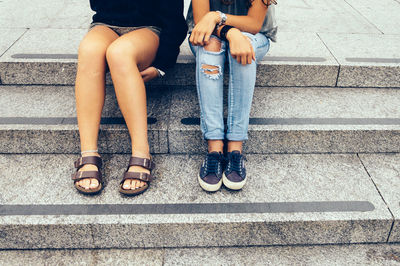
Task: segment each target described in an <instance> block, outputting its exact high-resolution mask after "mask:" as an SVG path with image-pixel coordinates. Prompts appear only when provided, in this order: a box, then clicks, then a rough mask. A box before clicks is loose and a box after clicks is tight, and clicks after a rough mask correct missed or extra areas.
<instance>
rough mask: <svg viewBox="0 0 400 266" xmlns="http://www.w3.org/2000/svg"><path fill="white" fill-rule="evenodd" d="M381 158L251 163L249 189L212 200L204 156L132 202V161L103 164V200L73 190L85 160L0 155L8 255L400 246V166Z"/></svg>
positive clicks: (171, 164)
mask: <svg viewBox="0 0 400 266" xmlns="http://www.w3.org/2000/svg"><path fill="white" fill-rule="evenodd" d="M379 156H381V157H379ZM379 156H378V157H374V155H372V154H371V155H369V159H370V160H371V161H375V163H369V161H367V160H366V161H364V159H362V158H361V159H360V157H359V156H357V154H336V155H323V154H309V155H248V156H247V170H248V183H247V184H246V186H245V188H244V189H243V190H242V191H241V192H231V191H228V190H227V189H225V188H222V189H221V190H220V191H218V192H216V193H213V194H212V193H206V192H203V191H202V189H201V188H200V187H199V185H198V184H197V174H198V169H199V167H200V165H201V160H202V156H199V155H156V156H154V159H155V162H156V164H157V167H156V170H155V172H154V175H155V176H156V177H157V179H156V180H155V181H154V182H153V183H152V184H151V187H150V189H149V190H148V191H147V192H146V193H144V194H142V195H139V196H137V197H134V198H126V197H122V196H121V195H120V194H119V193H118V184H119V182H120V180H121V176H122V174H123V171H124V169H125V167H126V163H127V161H128V159H129V156H127V155H105V156H104V157H103V158H104V161H105V169H104V176H105V183H106V185H105V189H104V191H103V192H102V193H101V194H100V195H98V196H94V197H89V196H83V195H81V194H79V193H78V192H76V191H75V189H74V188H73V186H72V181H71V180H70V174H71V173H72V172H73V167H72V162H73V160H74V159H75V158H76V155H67V154H64V155H45V154H43V155H0V169H2V170H1V172H0V192H1V193H0V204H1V205H0V233H1V236H2V237H1V238H0V249H46V248H51V249H54V248H56V249H58V248H85V249H86V248H137V247H139V248H151V247H213V246H220V247H223V246H259V245H292V244H336V243H345V244H350V243H386V242H387V241H389V242H398V241H400V239H399V238H398V236H399V235H400V234H399V229H400V227H399V226H398V221H399V218H400V216H398V214H399V205H398V197H397V196H398V191H400V189H399V184H400V183H399V182H393V185H392V186H390V185H389V184H387V182H388V180H387V178H392V175H393V174H392V173H391V175H388V174H387V171H395V170H397V171H399V170H400V169H399V165H400V163H399V162H400V157H399V155H387V156H388V157H385V156H383V155H379ZM374 159H375V160H374ZM376 166H379V167H380V168H376ZM366 169H369V171H372V170H374V171H375V173H376V175H375V174H373V175H369V174H368V172H367V171H366ZM392 169H393V170H392ZM397 173H398V172H397ZM397 178H398V176H397ZM378 181H379V182H380V184H385V183H386V185H384V186H385V189H383V190H380V186H381V185H380V184H379V185H377V186H376V183H375V182H378ZM382 186H383V185H382ZM396 195H397V196H396ZM394 222H397V224H396V223H394Z"/></svg>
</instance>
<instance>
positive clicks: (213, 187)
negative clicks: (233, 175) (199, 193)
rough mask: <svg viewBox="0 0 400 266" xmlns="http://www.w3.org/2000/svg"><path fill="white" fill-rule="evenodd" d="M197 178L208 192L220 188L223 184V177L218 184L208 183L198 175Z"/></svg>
mask: <svg viewBox="0 0 400 266" xmlns="http://www.w3.org/2000/svg"><path fill="white" fill-rule="evenodd" d="M197 178H198V180H199V184H200V187H201V188H202V189H204V190H205V191H208V192H215V191H217V190H219V189H220V188H221V186H222V179H221V180H220V181H219V182H218V183H217V184H214V185H211V184H207V183H206V182H204V181H203V179H201V177H200V176H198V177H197Z"/></svg>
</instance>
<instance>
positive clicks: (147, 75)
mask: <svg viewBox="0 0 400 266" xmlns="http://www.w3.org/2000/svg"><path fill="white" fill-rule="evenodd" d="M140 75H142V78H143V81H144V82H148V81H150V80H152V79H154V78H157V77H158V71H157V69H156V68H155V67H152V66H151V67H148V68H146V69H145V70H143V71H142V72H140Z"/></svg>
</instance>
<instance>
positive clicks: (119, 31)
mask: <svg viewBox="0 0 400 266" xmlns="http://www.w3.org/2000/svg"><path fill="white" fill-rule="evenodd" d="M99 25H100V26H106V27H108V28H110V29H112V30H113V31H114V32H115V33H116V34H118V35H119V36H121V35H124V34H126V33H128V32H131V31H134V30H138V29H143V28H146V29H149V30H151V31H152V32H154V33H155V34H157V36H160V34H161V28H159V27H156V26H138V27H121V26H113V25H109V24H106V23H101V22H93V23H91V24H90V26H89V31H90V30H91V29H93V28H94V27H95V26H99Z"/></svg>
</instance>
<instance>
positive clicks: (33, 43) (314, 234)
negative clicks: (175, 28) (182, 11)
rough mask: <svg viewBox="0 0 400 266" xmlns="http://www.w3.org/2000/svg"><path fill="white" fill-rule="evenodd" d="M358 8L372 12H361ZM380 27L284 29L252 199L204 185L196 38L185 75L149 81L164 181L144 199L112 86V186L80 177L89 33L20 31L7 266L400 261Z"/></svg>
mask: <svg viewBox="0 0 400 266" xmlns="http://www.w3.org/2000/svg"><path fill="white" fill-rule="evenodd" d="M391 1H393V0H387V2H391ZM6 2H7V1H6ZM56 2H57V1H54V3H52V5H55V3H56ZM334 2H338V3H339V2H340V3H341V1H339V0H337V1H334ZM313 3H314V2H313ZM314 4H315V5H317V8H319V5H321V4H319V3H317V2H315V3H314ZM9 5H12V4H10V3H9ZM49 5H50V2H49ZM280 5H281V3H280ZM282 5H286V6H287V7H289V6H290V5H291V4H288V3H286V4H285V3H283V4H282ZM352 5H353V7H354V6H357V7H358V8H360V10H363V11H362V12H364V11H365V9H362V5H363V4H362V2H360V1H354V3H352ZM67 6H69V5H67ZM399 6H400V4H399ZM0 7H1V3H0ZM341 7H342V9H341V10H342V11H340V12H339V11H332V12H333V13H334V14H335V15H336V16H338V17H339V18H342V19H343V22H342V24H343V23H346V21H347V20H346V19H347V17H348V16H347V15H348V14H352V15H354V16H355V13H354V11H351V9H349V8H348V6H347V5H344V6H341ZM71 8H72V7H70V9H68V8H67V9H66V10H69V11H71ZM396 8H397V7H396V6H393V10H397V9H396ZM399 9H400V7H399ZM0 10H1V9H0ZM3 10H5V9H3ZM73 10H75V9H73ZM319 10H322V9H321V8H320V9H319ZM60 12H61V11H60ZM284 12H286V15H285V17H287V16H288V15H289V13H288V12H290V11H287V10H286V11H284ZM308 12H311V11H310V10H308V11H304V16H305V17H306V18H307V16H309V17H312V16H311V15H312V14H313V13H308ZM335 12H336V13H335ZM341 12H342V13H343V14H342V13H341ZM365 12H366V11H365ZM376 12H378V14H379V12H381V11H380V9H377V10H376ZM393 12H394V11H393ZM72 13H73V12H72ZM0 14H1V13H0ZM60 14H63V13H60ZM363 14H364V17H366V18H367V19H368V13H363ZM388 14H392V13H390V12H389V13H388ZM61 18H63V19H64V20H65V21H69V20H67V19H66V18H65V17H64V16H63V15H61ZM367 19H361V18H358V19H355V20H354V21H353V24H351V29H350V30H349V32H348V31H346V30H340V29H339V28H334V29H333V30H315V32H308V31H306V32H304V31H301V30H299V31H296V29H297V28H293V27H295V26H291V27H292V28H290V27H286V28H285V27H284V26H285V25H288V24H287V23H286V24H283V25H284V26H283V27H282V28H283V31H281V32H280V34H279V43H278V44H276V45H274V44H273V45H272V48H271V51H270V53H269V54H268V55H267V56H266V57H265V58H264V60H263V61H262V62H261V63H260V65H259V67H258V74H257V75H258V76H257V86H256V89H255V93H254V100H253V107H252V111H251V119H250V126H249V140H248V141H247V142H246V143H245V152H246V154H247V168H248V175H249V180H248V183H247V184H246V186H245V188H244V189H243V190H242V191H240V192H232V191H228V190H227V189H225V188H222V189H221V191H218V192H216V193H206V192H204V191H202V189H201V188H200V187H199V185H198V184H197V174H198V169H199V167H200V164H201V160H202V157H203V154H204V152H205V151H206V145H205V143H204V141H203V140H202V138H201V133H200V130H199V107H198V102H197V96H196V89H195V84H194V58H193V56H192V55H191V53H190V51H189V49H188V45H187V43H186V42H185V43H184V44H183V45H182V49H181V54H180V56H179V58H178V64H177V65H176V67H175V68H174V69H173V70H172V71H170V72H169V73H168V74H167V77H166V78H165V79H163V80H156V81H153V82H151V83H150V84H148V88H147V90H148V123H149V140H150V145H151V152H152V153H153V155H154V159H155V162H156V164H157V168H156V170H155V173H154V175H155V176H156V177H157V179H156V180H155V181H154V182H153V183H152V184H151V187H150V189H149V190H148V191H147V192H146V193H144V194H142V195H140V196H137V197H134V198H127V197H123V196H121V195H120V194H119V193H118V189H117V188H118V184H119V182H120V180H121V177H122V174H123V171H124V170H125V167H126V164H127V162H128V159H129V153H130V143H129V136H128V132H127V129H126V126H125V124H124V121H123V118H122V115H121V113H120V111H119V109H118V106H117V103H116V99H115V95H114V93H113V87H112V82H111V80H110V78H109V77H108V79H107V84H108V86H107V96H106V103H105V108H104V111H103V119H102V125H101V131H100V137H99V150H100V152H101V153H102V154H103V158H104V162H105V167H104V170H103V172H104V176H105V182H106V187H105V189H104V191H103V192H102V193H101V194H100V195H98V196H94V197H87V196H83V195H80V194H79V193H78V192H76V191H75V189H74V188H73V184H72V181H71V180H70V175H71V173H73V171H74V169H73V161H74V160H75V159H76V158H77V156H78V153H79V134H78V128H77V125H76V114H75V99H74V87H73V85H74V78H75V71H76V63H77V62H76V61H77V60H76V49H77V46H78V44H79V41H80V40H81V38H82V36H83V35H84V34H85V32H86V29H84V28H83V27H62V26H60V25H59V24H57V23H59V21H58V20H57V21H55V22H57V23H56V24H55V25H58V26H54V27H48V26H46V27H40V26H35V27H33V28H30V29H24V28H23V27H17V28H14V27H10V26H8V25H7V24H5V28H4V29H2V30H1V31H0V236H1V237H0V256H4V257H3V258H0V265H2V263H4V265H12V264H15V265H20V264H22V263H26V262H27V261H30V260H29V259H32V260H34V261H36V262H37V264H38V265H40V264H46V263H49V264H54V263H56V261H58V262H59V261H60V260H64V262H65V263H68V261H71V263H73V262H76V260H77V259H78V258H81V257H80V256H84V257H85V258H84V259H82V261H81V262H82V263H83V264H88V265H95V264H107V261H108V262H110V260H112V261H113V262H116V261H118V260H119V259H121V256H127V259H129V258H130V256H134V254H136V253H138V254H139V255H138V256H139V257H140V259H142V261H139V260H138V257H136V258H135V259H136V260H135V262H136V263H138V264H145V265H150V264H156V265H160V264H167V265H172V264H191V262H193V264H202V263H200V261H203V262H204V263H205V264H206V263H207V262H208V263H210V261H209V260H203V259H204V258H205V257H207V256H210V255H207V254H214V255H212V256H216V257H218V258H219V259H220V260H218V261H216V262H214V263H211V264H230V263H229V262H232V261H233V262H235V263H237V264H246V263H248V264H251V265H256V264H264V262H269V263H272V264H279V263H283V264H289V263H290V261H293V260H297V261H298V262H299V263H300V264H314V263H315V264H318V262H320V261H321V257H319V255H318V254H319V253H320V252H322V253H321V254H324V256H325V257H324V258H325V259H326V260H325V263H327V264H330V263H329V262H332V263H333V262H337V263H339V264H351V263H352V262H355V261H356V262H358V263H360V262H362V264H365V265H367V264H368V263H371V264H374V262H376V263H379V264H380V263H382V264H386V263H388V264H390V263H393V264H395V263H396V262H399V261H400V260H399V259H398V258H399V249H398V245H396V244H394V243H399V242H400V205H399V202H400V174H399V173H400V107H399V103H400V90H399V88H400V78H399V77H400V62H399V58H400V45H399V44H400V32H399V34H397V33H396V32H393V31H391V28H390V27H389V26H390V25H389V24H390V23H389V22H387V23H388V24H384V23H383V22H381V21H379V23H383V24H379V23H378V22H377V23H376V24H374V25H377V26H376V27H375V26H371V24H369V23H367V22H366V21H365V20H367ZM295 20H296V19H295ZM0 21H2V20H1V16H0ZM307 21H310V19H308V20H305V22H304V23H305V24H307V23H308V24H307V25H308V26H309V27H311V28H312V27H314V25H313V24H310V23H309V22H307ZM319 21H320V22H321V23H322V24H324V23H327V21H326V20H325V18H323V17H319ZM22 22H24V21H22ZM22 22H21V23H22ZM15 23H16V22H15ZM30 23H31V22H30ZM49 23H50V22H49ZM79 23H82V25H83V22H79ZM85 25H86V24H85ZM324 25H325V24H324ZM321 27H322V26H321ZM335 27H338V26H337V25H336V26H335ZM357 27H358V30H356V29H357ZM285 30H286V31H285ZM350 31H351V32H350ZM382 33H388V34H382ZM44 40H46V41H44ZM293 40H298V41H293ZM371 40H373V41H374V45H371ZM387 44H390V45H387ZM377 243H379V245H377ZM325 244H328V245H327V246H326V245H325ZM331 244H340V246H331ZM348 244H356V245H348ZM315 245H317V246H315ZM321 245H322V246H321ZM261 246H274V247H261ZM239 247H240V248H239ZM148 248H151V249H148ZM14 249H16V250H18V251H11V250H14ZM21 249H24V250H25V249H26V250H27V249H29V250H30V251H20V250H21ZM36 249H45V250H36ZM53 249H73V250H60V251H53ZM86 249H93V250H86ZM97 249H101V250H103V249H107V250H104V251H99V250H97ZM108 249H110V250H108ZM121 249H127V250H121ZM131 249H133V250H131ZM1 250H4V251H1ZM339 253H340V254H347V255H348V256H347V257H346V256H338V254H339ZM335 254H336V255H335ZM21 255H23V256H22V257H21ZM300 255H301V256H303V255H304V256H308V257H307V258H309V259H304V258H305V257H301V258H300ZM266 256H267V257H268V258H271V259H270V260H266ZM321 256H322V255H321ZM358 256H362V259H360V257H358ZM278 257H280V259H281V261H278ZM295 257H296V258H295ZM244 258H248V259H249V260H248V261H244ZM274 258H275V259H274ZM57 259H58V260H57ZM291 259H292V260H291ZM30 262H32V261H30ZM219 262H220V263H219ZM193 264H192V265H193ZM265 264H267V263H265Z"/></svg>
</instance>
